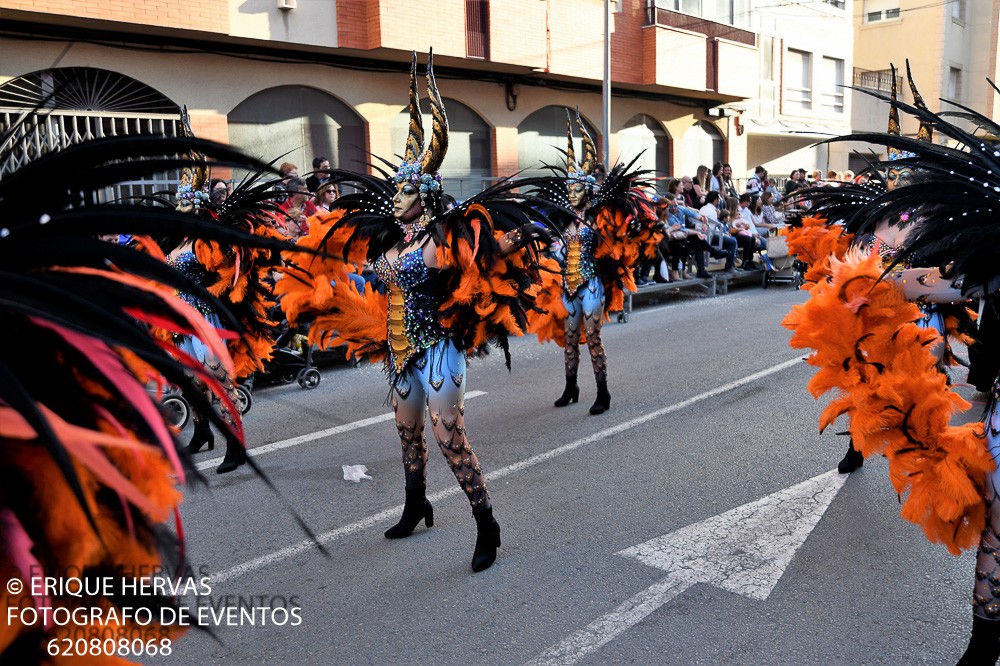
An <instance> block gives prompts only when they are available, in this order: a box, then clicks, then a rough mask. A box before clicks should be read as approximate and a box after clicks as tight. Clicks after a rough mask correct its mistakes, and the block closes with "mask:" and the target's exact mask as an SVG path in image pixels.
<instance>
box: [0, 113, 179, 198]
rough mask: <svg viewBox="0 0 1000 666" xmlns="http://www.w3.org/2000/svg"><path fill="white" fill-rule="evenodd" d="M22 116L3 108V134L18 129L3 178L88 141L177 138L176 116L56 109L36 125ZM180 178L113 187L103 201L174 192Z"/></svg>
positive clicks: (158, 178) (162, 177) (11, 141)
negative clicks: (57, 152)
mask: <svg viewBox="0 0 1000 666" xmlns="http://www.w3.org/2000/svg"><path fill="white" fill-rule="evenodd" d="M22 114H23V111H22V110H17V109H0V135H6V133H7V132H8V131H9V130H10V129H11V128H14V132H13V134H12V135H11V136H10V137H9V138H8V146H9V148H10V150H9V151H7V150H6V149H7V148H8V146H4V147H3V148H4V149H5V152H8V153H9V156H8V157H7V158H6V159H5V160H3V162H2V163H0V178H3V177H4V176H5V175H7V174H9V173H12V172H14V171H16V170H18V169H20V168H21V167H23V166H25V165H26V164H28V163H29V162H31V161H33V160H36V159H38V158H39V157H41V156H43V155H45V154H47V153H50V152H53V151H56V150H62V149H65V148H68V147H69V146H72V145H75V144H78V143H82V142H84V141H90V140H93V139H99V138H103V137H113V136H134V135H150V134H151V135H157V136H176V135H177V117H176V116H174V115H152V114H145V113H143V114H138V113H133V114H129V113H115V114H108V113H96V112H87V111H60V110H53V111H50V112H48V113H44V114H37V115H35V116H34V119H35V120H34V122H19V120H20V119H21V117H22ZM179 179H180V175H179V173H176V172H175V173H164V174H158V175H156V176H153V177H150V178H144V179H140V180H135V181H130V182H127V183H122V184H121V185H119V186H117V187H115V188H109V189H108V190H107V191H106V192H105V193H104V194H103V196H102V197H101V198H102V199H104V200H111V199H117V198H121V197H128V196H136V195H141V194H152V193H153V192H156V191H173V190H174V189H176V187H177V182H178V181H179Z"/></svg>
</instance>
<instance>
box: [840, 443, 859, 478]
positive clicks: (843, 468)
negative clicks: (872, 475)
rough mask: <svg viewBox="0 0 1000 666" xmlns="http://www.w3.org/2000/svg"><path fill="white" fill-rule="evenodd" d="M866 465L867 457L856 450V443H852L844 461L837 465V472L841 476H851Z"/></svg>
mask: <svg viewBox="0 0 1000 666" xmlns="http://www.w3.org/2000/svg"><path fill="white" fill-rule="evenodd" d="M864 464H865V457H864V456H863V455H861V452H860V451H858V450H857V449H856V448H854V442H853V441H852V442H850V444H849V445H848V449H847V453H846V454H844V459H843V460H841V461H840V463H839V464H838V465H837V471H838V472H840V473H841V474H850V473H851V472H853V471H854V470H856V469H857V468H859V467H861V466H862V465H864Z"/></svg>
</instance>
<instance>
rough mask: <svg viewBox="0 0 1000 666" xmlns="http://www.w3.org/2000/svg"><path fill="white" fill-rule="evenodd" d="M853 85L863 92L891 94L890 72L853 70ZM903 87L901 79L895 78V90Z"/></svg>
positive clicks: (900, 77)
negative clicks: (862, 89)
mask: <svg viewBox="0 0 1000 666" xmlns="http://www.w3.org/2000/svg"><path fill="white" fill-rule="evenodd" d="M854 85H855V86H856V87H858V88H864V89H865V90H874V91H876V92H892V70H891V69H879V70H874V71H872V70H867V69H858V68H857V67H855V68H854ZM902 87H903V77H902V76H897V77H896V89H897V90H899V89H901V88H902Z"/></svg>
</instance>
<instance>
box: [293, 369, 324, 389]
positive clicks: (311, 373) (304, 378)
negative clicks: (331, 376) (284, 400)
mask: <svg viewBox="0 0 1000 666" xmlns="http://www.w3.org/2000/svg"><path fill="white" fill-rule="evenodd" d="M320 379H322V377H321V376H320V374H319V370H317V369H316V368H303V369H302V370H301V371H300V372H299V376H298V380H299V386H301V387H302V388H304V389H314V388H316V387H317V386H319V380H320Z"/></svg>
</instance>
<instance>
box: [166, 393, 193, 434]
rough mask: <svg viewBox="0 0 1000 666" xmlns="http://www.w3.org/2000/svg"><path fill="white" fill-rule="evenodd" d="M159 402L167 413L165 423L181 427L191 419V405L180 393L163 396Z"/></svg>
mask: <svg viewBox="0 0 1000 666" xmlns="http://www.w3.org/2000/svg"><path fill="white" fill-rule="evenodd" d="M161 404H162V405H163V409H164V411H165V412H166V414H167V417H166V421H167V425H170V426H173V427H175V428H178V429H183V428H184V426H186V425H187V423H188V421H189V420H190V419H191V405H189V404H188V401H187V400H185V399H184V396H182V395H180V394H178V395H172V396H169V397H167V398H164V399H163V402H162V403H161Z"/></svg>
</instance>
